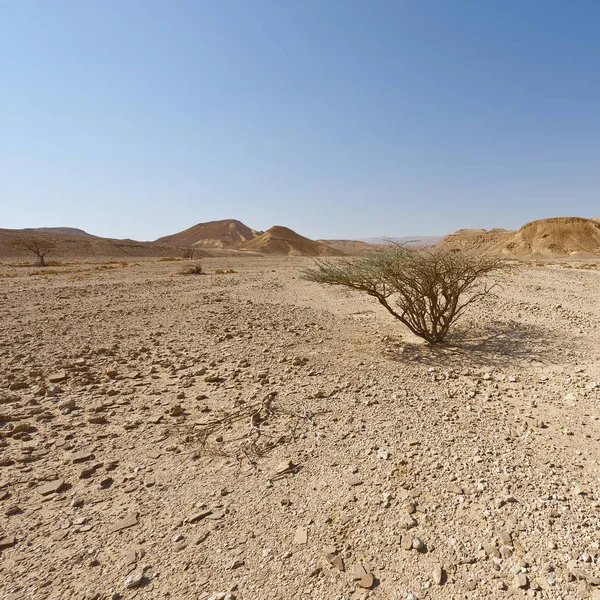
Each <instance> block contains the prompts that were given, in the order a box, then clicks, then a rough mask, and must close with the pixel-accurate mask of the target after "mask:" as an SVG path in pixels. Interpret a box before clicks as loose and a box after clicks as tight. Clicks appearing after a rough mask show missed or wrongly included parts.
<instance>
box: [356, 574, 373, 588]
mask: <svg viewBox="0 0 600 600" xmlns="http://www.w3.org/2000/svg"><path fill="white" fill-rule="evenodd" d="M374 583H375V576H374V575H373V573H367V574H366V575H364V576H363V577H361V578H360V580H359V581H358V586H359V587H361V588H364V589H366V590H370V589H371V588H372V587H373V584H374Z"/></svg>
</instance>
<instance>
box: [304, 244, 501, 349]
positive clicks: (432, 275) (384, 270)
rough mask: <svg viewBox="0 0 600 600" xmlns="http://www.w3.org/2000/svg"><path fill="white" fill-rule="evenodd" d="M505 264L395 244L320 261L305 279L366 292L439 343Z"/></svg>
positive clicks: (422, 335) (421, 334) (487, 290)
mask: <svg viewBox="0 0 600 600" xmlns="http://www.w3.org/2000/svg"><path fill="white" fill-rule="evenodd" d="M504 268H505V266H504V263H503V261H501V260H500V259H497V258H490V257H485V256H473V255H470V254H465V253H462V252H448V251H444V250H440V249H433V250H429V251H421V252H419V251H416V250H410V249H408V248H406V247H405V246H402V245H397V244H394V245H393V246H391V247H389V248H385V249H383V250H381V251H378V252H372V253H370V254H366V255H363V256H357V257H353V258H348V259H340V260H337V261H331V260H316V261H315V265H314V267H312V268H307V269H304V271H303V278H304V279H306V280H308V281H314V282H316V283H322V284H327V285H341V286H345V287H348V288H351V289H354V290H359V291H361V292H365V293H367V294H369V295H370V296H373V297H374V298H377V300H378V301H379V303H380V304H381V305H382V306H384V307H385V309H386V310H387V311H388V312H390V313H391V314H392V315H393V316H394V317H395V318H396V319H398V320H399V321H401V322H402V323H404V325H406V326H407V327H408V328H409V329H410V330H411V331H412V332H413V333H414V334H415V335H417V336H419V337H420V338H423V339H424V340H426V341H428V342H429V343H431V344H439V343H441V342H443V341H444V339H445V337H446V335H447V334H448V331H449V329H450V327H451V325H452V324H453V323H454V322H455V321H456V319H458V317H460V316H461V314H462V313H463V311H464V309H465V308H466V307H467V306H469V305H470V304H472V303H473V302H475V301H477V300H479V299H481V298H482V297H484V296H487V295H488V294H489V293H490V292H491V290H492V289H493V288H494V287H495V284H493V283H486V281H485V279H486V277H487V276H488V275H490V274H491V273H493V272H495V271H498V270H501V269H504ZM392 300H393V301H394V302H393V304H392V303H391V301H392Z"/></svg>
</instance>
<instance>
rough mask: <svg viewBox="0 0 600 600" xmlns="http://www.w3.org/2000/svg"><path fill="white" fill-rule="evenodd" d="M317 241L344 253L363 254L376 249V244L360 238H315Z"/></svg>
mask: <svg viewBox="0 0 600 600" xmlns="http://www.w3.org/2000/svg"><path fill="white" fill-rule="evenodd" d="M317 242H319V244H324V245H325V246H329V247H330V248H334V249H335V250H339V251H340V252H343V253H344V254H365V253H366V252H373V250H376V249H377V246H375V245H373V244H369V243H367V242H363V241H361V240H317Z"/></svg>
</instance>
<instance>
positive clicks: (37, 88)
mask: <svg viewBox="0 0 600 600" xmlns="http://www.w3.org/2000/svg"><path fill="white" fill-rule="evenodd" d="M559 215H580V216H587V217H595V216H599V215H600V2H598V0H558V1H553V0H469V1H467V0H390V1H387V0H361V1H355V0H239V1H234V0H207V1H202V0H189V1H183V0H162V1H156V0H137V1H133V0H72V1H67V0H39V1H37V2H35V1H32V0H0V227H8V228H20V227H38V226H72V227H80V228H83V229H85V230H87V231H89V232H90V233H94V234H96V235H103V236H111V237H132V238H136V239H155V238H157V237H159V236H162V235H167V234H170V233H174V232H176V231H179V230H182V229H185V228H187V227H189V226H191V225H194V224H195V223H198V222H203V221H210V220H216V219H223V218H237V219H240V220H241V221H243V222H245V223H246V224H247V225H249V226H251V227H253V228H255V229H266V228H268V227H270V226H271V225H286V226H288V227H291V228H292V229H295V230H296V231H298V232H299V233H302V234H304V235H307V236H309V237H313V238H343V237H345V238H361V237H368V236H379V235H385V236H403V235H439V234H444V233H449V232H452V231H454V230H456V229H458V228H461V227H485V228H491V227H506V228H517V227H519V226H521V225H522V224H524V223H525V222H527V221H530V220H533V219H537V218H544V217H550V216H559Z"/></svg>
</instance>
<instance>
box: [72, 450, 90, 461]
mask: <svg viewBox="0 0 600 600" xmlns="http://www.w3.org/2000/svg"><path fill="white" fill-rule="evenodd" d="M93 457H94V455H93V454H92V453H91V452H87V451H85V450H82V451H81V452H75V453H74V454H71V462H72V463H73V464H77V463H82V462H85V461H86V460H90V459H91V458H93Z"/></svg>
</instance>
